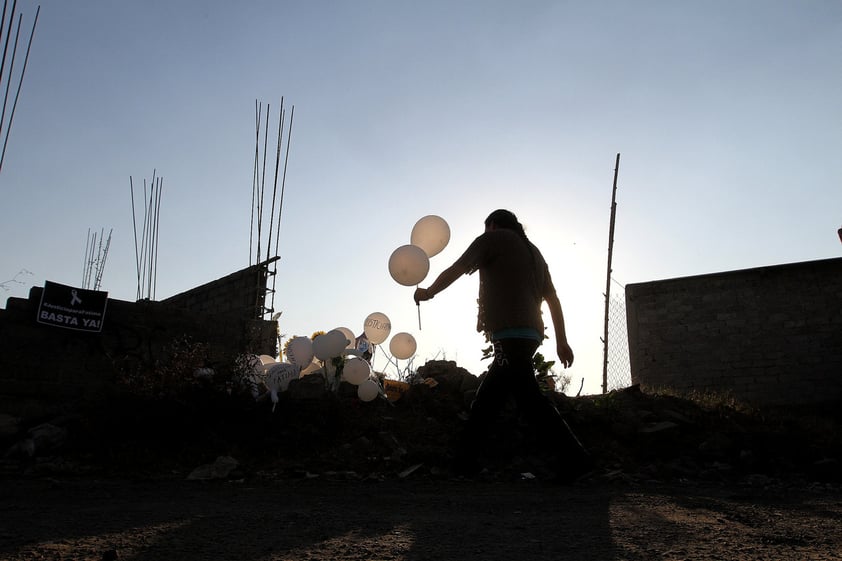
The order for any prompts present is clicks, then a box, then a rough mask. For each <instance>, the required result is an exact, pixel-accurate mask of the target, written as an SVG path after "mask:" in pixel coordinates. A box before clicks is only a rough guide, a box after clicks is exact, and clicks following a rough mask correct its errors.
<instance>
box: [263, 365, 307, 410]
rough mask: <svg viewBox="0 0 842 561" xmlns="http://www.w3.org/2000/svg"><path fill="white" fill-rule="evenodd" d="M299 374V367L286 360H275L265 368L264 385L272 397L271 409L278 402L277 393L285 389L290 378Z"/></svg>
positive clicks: (294, 378)
mask: <svg viewBox="0 0 842 561" xmlns="http://www.w3.org/2000/svg"><path fill="white" fill-rule="evenodd" d="M300 376H301V367H300V366H298V365H296V364H290V363H288V362H277V363H275V364H272V365H270V366H269V367H268V368H267V369H266V381H265V382H264V384H266V387H267V388H268V389H269V393H270V395H271V397H272V411H274V410H275V405H277V404H278V393H279V392H283V391H286V390H287V388H288V387H289V383H290V382H291V381H292V380H297V379H298V378H299V377H300Z"/></svg>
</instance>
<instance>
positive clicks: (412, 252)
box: [389, 244, 430, 286]
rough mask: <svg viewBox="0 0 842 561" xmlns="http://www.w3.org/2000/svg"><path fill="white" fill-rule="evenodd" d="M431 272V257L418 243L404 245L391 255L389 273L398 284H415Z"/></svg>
mask: <svg viewBox="0 0 842 561" xmlns="http://www.w3.org/2000/svg"><path fill="white" fill-rule="evenodd" d="M429 272H430V258H429V257H428V256H427V254H426V253H425V250H424V249H422V248H420V247H418V246H417V245H411V244H410V245H402V246H400V247H399V248H397V249H396V250H395V251H393V252H392V255H391V256H390V257H389V274H390V275H392V278H393V279H395V281H396V282H397V283H398V284H402V285H404V286H415V285H416V284H418V283H420V282H421V281H422V280H424V278H425V277H426V276H427V273H429Z"/></svg>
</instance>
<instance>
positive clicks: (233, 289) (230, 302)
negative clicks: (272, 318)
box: [161, 259, 275, 319]
mask: <svg viewBox="0 0 842 561" xmlns="http://www.w3.org/2000/svg"><path fill="white" fill-rule="evenodd" d="M273 261H275V259H271V260H269V261H266V262H263V263H258V264H257V265H252V266H250V267H247V268H245V269H242V270H239V271H236V272H234V273H231V274H230V275H228V276H225V277H222V278H220V279H217V280H215V281H212V282H209V283H206V284H203V285H201V286H197V287H195V288H192V289H190V290H188V291H186V292H182V293H180V294H176V295H175V296H171V297H169V298H167V299H165V300H162V301H161V302H163V303H164V304H167V305H170V306H175V307H177V308H184V309H188V310H191V311H193V312H196V313H210V314H231V315H235V316H240V317H243V318H251V319H261V318H262V317H263V312H264V303H265V298H266V281H267V279H268V278H269V272H268V266H269V265H270V264H271V263H272V262H273Z"/></svg>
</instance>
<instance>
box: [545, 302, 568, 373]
mask: <svg viewBox="0 0 842 561" xmlns="http://www.w3.org/2000/svg"><path fill="white" fill-rule="evenodd" d="M544 300H546V302H547V305H548V306H549V308H550V316H551V317H552V319H553V329H554V330H555V345H556V353H557V354H558V358H559V359H560V360H561V364H562V365H563V366H564V367H565V368H570V366H571V365H572V364H573V349H571V348H570V345H569V344H568V343H567V331H566V330H565V328H564V312H563V311H562V309H561V302H560V301H559V299H558V295H557V294H556V293H555V290H553V291H552V292H551V293H550V294H547V295H546V296H545V297H544Z"/></svg>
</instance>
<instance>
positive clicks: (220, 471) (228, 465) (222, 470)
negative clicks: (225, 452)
mask: <svg viewBox="0 0 842 561" xmlns="http://www.w3.org/2000/svg"><path fill="white" fill-rule="evenodd" d="M239 465H240V462H238V461H237V460H235V459H234V458H232V457H231V456H219V457H217V458H216V461H214V462H213V463H212V464H205V465H202V466H199V467H197V468H196V469H194V470H193V471H192V472H190V475H188V476H187V479H188V480H190V481H196V480H200V481H206V480H210V479H227V478H228V476H229V475H230V474H231V472H232V471H234V470H235V469H237V467H239Z"/></svg>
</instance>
